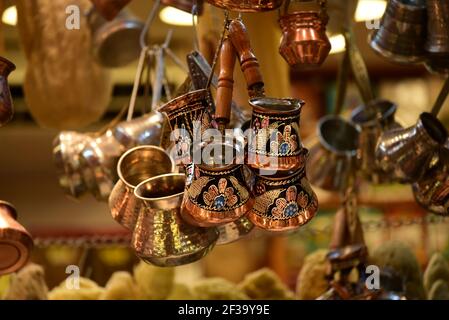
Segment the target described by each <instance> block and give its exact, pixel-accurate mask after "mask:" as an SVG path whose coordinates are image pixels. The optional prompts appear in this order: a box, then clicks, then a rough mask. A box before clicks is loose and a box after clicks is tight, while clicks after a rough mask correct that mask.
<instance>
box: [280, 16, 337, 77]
mask: <svg viewBox="0 0 449 320" xmlns="http://www.w3.org/2000/svg"><path fill="white" fill-rule="evenodd" d="M327 20H328V19H327V18H323V15H322V14H320V12H319V11H301V12H292V13H288V14H285V15H282V16H281V17H280V18H279V25H280V27H281V29H282V38H281V45H280V47H279V53H280V54H281V55H282V57H283V58H284V59H285V60H286V61H287V63H288V64H289V65H290V66H292V67H297V68H310V67H319V66H320V65H321V64H322V63H323V62H324V61H325V60H326V58H327V56H328V55H329V52H330V50H331V43H330V41H329V38H328V37H327V35H326V24H327Z"/></svg>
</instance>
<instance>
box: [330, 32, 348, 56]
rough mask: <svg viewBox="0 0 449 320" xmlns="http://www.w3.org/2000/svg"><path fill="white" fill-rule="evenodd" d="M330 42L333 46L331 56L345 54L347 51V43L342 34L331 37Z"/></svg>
mask: <svg viewBox="0 0 449 320" xmlns="http://www.w3.org/2000/svg"><path fill="white" fill-rule="evenodd" d="M329 41H330V42H331V45H332V49H331V52H330V54H334V53H339V52H344V51H345V50H346V41H345V37H344V36H343V35H342V34H336V35H333V36H331V37H329Z"/></svg>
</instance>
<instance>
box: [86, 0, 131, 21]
mask: <svg viewBox="0 0 449 320" xmlns="http://www.w3.org/2000/svg"><path fill="white" fill-rule="evenodd" d="M131 1H132V0H90V2H92V4H93V5H94V6H95V8H96V9H97V10H98V12H99V13H100V14H101V15H102V16H103V18H105V19H106V20H109V21H110V20H113V19H114V18H115V17H116V16H117V15H118V14H119V12H120V11H121V10H122V9H123V8H124V7H125V6H126V5H127V4H128V3H130V2H131Z"/></svg>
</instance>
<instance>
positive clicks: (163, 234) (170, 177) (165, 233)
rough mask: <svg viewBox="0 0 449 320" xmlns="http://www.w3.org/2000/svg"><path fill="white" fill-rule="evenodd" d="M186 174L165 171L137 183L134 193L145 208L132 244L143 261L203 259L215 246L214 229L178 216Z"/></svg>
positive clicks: (166, 262) (176, 262)
mask: <svg viewBox="0 0 449 320" xmlns="http://www.w3.org/2000/svg"><path fill="white" fill-rule="evenodd" d="M184 185H185V176H184V175H182V174H167V175H162V176H157V177H154V178H151V179H149V180H146V181H144V182H142V183H141V184H139V185H138V186H137V188H136V189H135V193H134V194H135V196H136V197H137V198H138V199H140V200H142V201H143V202H144V204H145V208H144V209H143V210H142V211H141V212H140V215H139V218H138V220H137V224H136V228H135V230H134V234H133V239H132V247H133V249H134V250H135V252H136V254H137V256H138V257H139V258H141V259H142V260H144V261H145V262H148V263H151V264H154V265H157V266H160V267H173V266H179V265H183V264H187V263H192V262H194V261H197V260H199V259H201V258H203V257H204V256H205V255H206V254H207V253H208V252H209V251H210V250H211V249H212V248H213V247H214V245H215V243H216V241H217V239H218V232H217V230H216V229H215V228H199V227H194V226H192V225H189V224H187V223H186V222H184V221H183V220H182V219H181V217H180V215H179V208H180V206H181V201H182V197H183V194H184Z"/></svg>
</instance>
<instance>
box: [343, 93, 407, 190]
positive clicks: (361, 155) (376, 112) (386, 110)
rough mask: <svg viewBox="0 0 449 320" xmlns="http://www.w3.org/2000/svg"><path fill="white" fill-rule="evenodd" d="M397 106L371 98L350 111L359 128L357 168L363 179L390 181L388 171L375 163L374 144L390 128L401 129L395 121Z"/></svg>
mask: <svg viewBox="0 0 449 320" xmlns="http://www.w3.org/2000/svg"><path fill="white" fill-rule="evenodd" d="M396 109H397V106H396V105H395V104H394V103H392V102H390V101H387V100H373V101H371V102H369V103H368V104H367V105H362V106H360V107H358V108H357V109H355V110H354V111H353V112H352V116H351V121H352V122H353V123H354V124H355V125H356V126H357V127H358V129H359V130H360V135H359V144H358V145H359V148H358V152H357V153H358V155H357V157H358V159H359V170H360V171H361V174H362V176H363V177H364V178H365V179H368V180H369V181H371V182H373V183H387V182H390V179H391V175H390V173H389V172H384V171H382V170H381V169H380V168H379V167H378V166H377V163H376V156H375V153H376V144H377V140H378V139H379V138H380V136H381V135H382V134H383V133H384V132H386V131H390V130H395V129H402V127H401V126H400V125H399V124H398V123H397V122H396V121H395V119H394V114H395V112H396Z"/></svg>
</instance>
